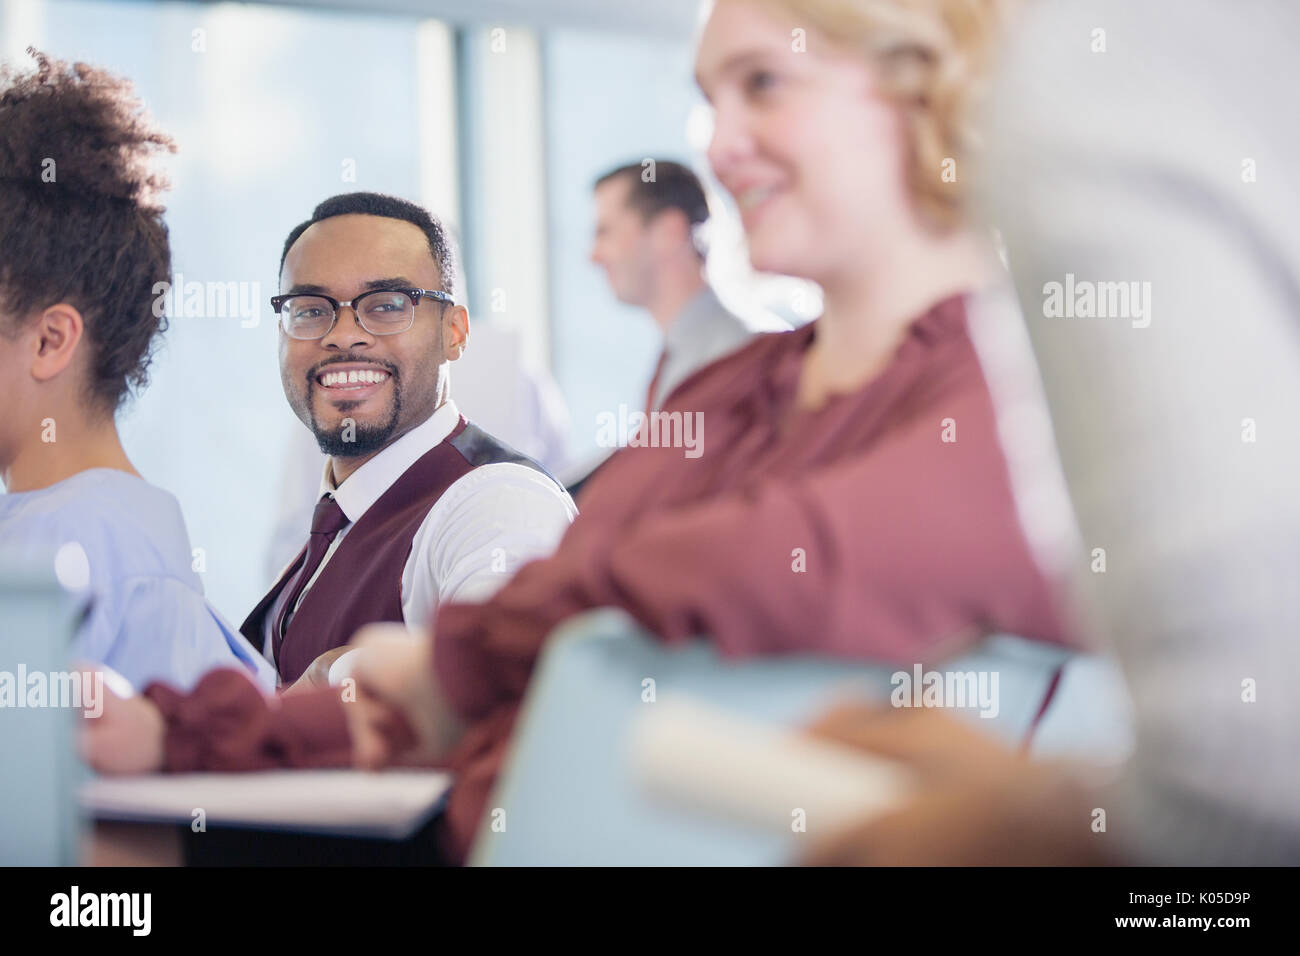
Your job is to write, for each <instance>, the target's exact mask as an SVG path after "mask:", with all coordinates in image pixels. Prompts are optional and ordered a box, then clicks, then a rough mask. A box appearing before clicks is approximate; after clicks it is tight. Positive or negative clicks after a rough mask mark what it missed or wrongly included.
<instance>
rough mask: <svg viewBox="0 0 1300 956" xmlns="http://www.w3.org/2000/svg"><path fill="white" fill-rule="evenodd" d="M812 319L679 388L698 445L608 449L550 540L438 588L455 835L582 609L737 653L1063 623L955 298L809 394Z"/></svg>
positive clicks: (1059, 638)
mask: <svg viewBox="0 0 1300 956" xmlns="http://www.w3.org/2000/svg"><path fill="white" fill-rule="evenodd" d="M815 334H816V325H815V324H813V325H811V326H805V327H804V328H802V329H798V330H795V331H793V332H788V333H780V334H775V335H767V336H760V337H759V338H758V339H757V340H756V341H754V342H753V343H751V344H750V345H749V346H747V347H746V348H744V349H742V350H741V351H740V352H738V353H735V354H734V355H732V356H730V357H727V358H724V359H722V360H721V361H719V362H716V363H714V364H713V365H711V366H709V367H708V368H707V369H706V370H704V371H702V372H700V373H698V374H697V375H695V376H693V377H692V378H691V379H690V380H689V381H688V382H686V383H685V384H684V385H683V386H681V387H679V388H678V389H675V390H674V392H673V394H672V395H671V396H670V398H669V401H668V402H667V403H666V406H665V409H664V410H666V411H672V412H681V413H684V414H692V413H695V412H699V413H701V414H702V416H703V422H704V442H703V454H701V455H700V456H699V457H698V458H688V457H686V456H685V455H684V454H683V450H682V449H681V448H653V447H639V448H626V449H623V450H621V451H619V452H618V453H617V454H615V455H614V456H613V457H612V458H611V459H610V460H609V461H608V462H607V463H606V465H605V466H604V467H603V468H602V469H601V471H600V473H599V474H598V475H597V476H596V477H595V478H593V479H592V482H591V484H590V485H589V487H588V488H587V489H586V490H585V492H584V495H583V512H582V515H581V516H580V517H579V518H578V520H577V521H576V522H575V523H574V524H573V526H572V527H571V528H570V529H569V531H568V532H567V534H566V535H565V537H564V539H563V541H562V542H561V544H560V546H559V548H558V549H557V551H556V552H555V554H554V555H553V556H552V557H550V558H546V559H543V560H539V561H534V562H532V563H530V564H528V565H525V566H524V567H523V568H521V569H520V571H519V572H518V573H517V574H516V575H515V577H514V578H513V579H512V580H511V581H510V583H509V584H507V585H506V586H505V587H504V588H503V589H502V590H501V591H499V592H498V593H497V594H496V596H495V597H493V599H492V600H490V601H488V602H487V603H485V604H481V605H447V606H444V607H443V608H441V609H440V611H439V614H438V619H437V623H436V626H435V629H434V630H435V642H434V650H435V660H434V667H435V672H436V675H437V678H438V680H439V683H440V685H441V687H442V688H443V690H444V692H445V693H446V694H447V695H448V697H449V699H450V700H451V701H452V703H453V706H455V708H456V709H457V710H458V711H459V712H460V713H461V715H462V716H464V717H465V718H468V719H469V720H471V721H473V722H476V726H472V728H471V732H470V735H469V736H468V737H467V743H466V744H465V745H464V746H462V748H461V749H460V750H459V751H458V752H457V753H456V754H454V755H453V757H452V760H451V766H452V769H453V770H454V771H455V772H456V773H457V774H458V779H460V780H466V781H475V785H474V786H472V787H464V788H462V787H460V786H459V785H458V786H457V787H456V788H455V789H454V790H453V792H452V794H451V798H450V803H449V809H448V818H447V822H448V825H449V827H451V828H457V827H459V828H461V829H459V830H458V832H457V833H455V834H454V835H453V834H449V838H451V839H452V840H453V842H454V844H455V845H456V846H458V847H460V846H464V845H465V844H466V842H467V840H468V839H469V838H470V837H471V836H472V834H473V830H474V827H475V825H476V824H477V821H478V819H479V818H480V816H481V815H482V813H483V810H484V805H483V801H484V799H485V798H486V796H487V794H488V792H490V782H491V780H492V779H493V777H494V775H495V772H496V770H497V768H498V767H499V761H500V758H501V753H502V750H501V748H499V747H498V746H496V738H498V737H505V736H506V735H508V733H509V731H510V725H511V722H512V721H511V718H512V715H513V713H514V708H515V707H516V706H517V704H518V702H519V700H520V698H521V696H522V694H523V692H524V690H525V688H526V687H527V684H528V680H529V678H530V676H531V674H532V670H533V666H534V663H535V661H536V659H537V655H538V652H539V650H540V649H541V647H542V644H543V642H544V640H545V638H546V635H547V634H549V633H550V632H551V630H552V629H553V628H554V627H555V626H556V625H557V624H558V623H559V622H561V621H563V620H564V619H565V618H567V617H569V616H571V615H572V614H574V613H576V612H578V611H581V610H585V609H588V608H593V607H600V606H606V605H612V606H617V607H622V608H625V609H626V610H628V611H629V612H630V613H631V614H632V615H633V616H634V617H636V618H637V619H638V620H639V621H640V622H641V623H642V624H643V625H644V626H645V627H646V628H647V629H648V630H649V631H650V632H651V633H654V634H656V635H658V636H659V637H660V638H661V639H663V640H664V641H667V642H678V641H682V640H685V639H687V638H689V637H691V636H694V635H706V636H708V637H709V638H710V639H711V640H712V641H713V642H714V643H715V644H716V645H718V647H719V649H720V650H721V651H722V652H723V653H724V654H727V655H732V656H749V655H755V654H786V653H795V652H819V653H823V654H831V655H840V656H844V657H849V658H856V659H876V660H881V661H886V662H893V663H898V664H912V663H916V662H926V661H932V660H935V659H939V658H942V657H944V656H946V655H948V654H950V653H952V652H955V651H957V650H959V649H961V648H962V647H964V646H967V645H969V644H970V643H972V642H973V641H974V640H976V639H978V638H979V637H981V636H982V635H984V634H987V633H991V632H1008V633H1014V634H1019V635H1022V636H1024V637H1028V638H1037V639H1041V640H1044V641H1050V642H1058V643H1065V642H1068V640H1069V638H1068V636H1067V634H1066V631H1065V628H1064V625H1063V623H1062V622H1063V615H1062V613H1061V608H1060V607H1059V605H1058V603H1057V599H1056V595H1055V592H1054V589H1053V588H1052V587H1050V586H1049V584H1048V582H1047V581H1046V580H1044V578H1043V576H1042V574H1041V573H1040V571H1039V569H1038V567H1037V566H1036V565H1035V563H1034V561H1033V559H1032V558H1031V555H1030V551H1029V547H1028V544H1027V542H1026V540H1025V537H1024V535H1023V533H1022V530H1021V528H1020V524H1019V519H1018V515H1017V512H1016V509H1015V503H1014V500H1013V498H1012V494H1011V488H1010V479H1009V476H1008V473H1007V468H1006V463H1005V460H1004V457H1003V453H1002V449H1001V446H1000V444H999V441H998V435H997V429H996V425H995V420H994V411H993V406H992V401H991V399H990V397H989V393H988V389H987V387H986V385H985V382H984V378H983V374H982V372H981V369H980V365H979V361H978V358H977V356H976V354H975V351H974V347H973V345H972V343H971V341H970V338H969V336H968V334H967V330H966V319H965V310H964V306H963V304H962V300H961V299H959V298H953V299H950V300H947V301H945V302H943V303H941V304H939V305H937V306H936V307H935V308H933V309H932V310H931V311H930V312H929V313H927V314H926V315H925V316H923V317H922V318H920V319H919V320H917V321H916V322H915V323H914V324H913V325H912V327H911V328H910V330H909V332H908V334H907V336H906V338H905V340H904V341H903V342H902V344H901V346H900V347H899V349H898V351H897V354H896V356H895V358H894V360H893V362H892V363H891V364H890V365H889V366H888V367H887V368H886V369H884V371H882V372H881V373H880V374H879V375H878V376H877V377H876V378H875V379H874V380H872V381H871V382H870V383H868V384H867V385H866V386H865V387H863V388H861V389H859V390H858V391H857V392H854V393H851V394H846V395H841V396H837V397H835V398H833V399H831V400H830V401H829V402H828V403H826V404H825V405H824V406H823V407H822V408H820V409H818V410H816V411H813V412H808V411H801V410H799V409H797V408H796V407H795V404H794V399H795V390H796V386H797V383H798V380H799V375H800V372H801V369H802V361H803V356H804V353H805V350H806V349H807V347H808V346H809V344H810V343H811V342H812V340H813V336H814V335H815ZM948 420H951V424H952V426H953V427H954V428H955V433H956V439H957V440H956V441H954V442H946V441H944V440H943V438H944V435H945V428H946V425H947V424H948ZM951 430H952V429H948V431H949V432H951ZM796 549H798V550H796ZM800 555H802V558H801V559H800ZM800 560H802V567H804V568H805V570H803V571H798V570H796V568H797V567H799V566H800V564H799V562H800ZM503 715H506V716H503Z"/></svg>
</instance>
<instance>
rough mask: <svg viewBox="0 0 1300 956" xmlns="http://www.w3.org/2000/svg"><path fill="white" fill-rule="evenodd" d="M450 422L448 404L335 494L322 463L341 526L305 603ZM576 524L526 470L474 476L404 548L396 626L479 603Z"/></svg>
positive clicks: (567, 506) (559, 497) (453, 413)
mask: <svg viewBox="0 0 1300 956" xmlns="http://www.w3.org/2000/svg"><path fill="white" fill-rule="evenodd" d="M459 420H460V411H459V410H458V409H457V408H456V405H455V403H454V402H452V401H451V400H450V399H449V400H448V401H446V402H445V403H443V404H442V405H440V406H439V407H438V409H437V411H435V412H434V413H433V414H432V415H431V416H429V419H428V420H427V421H425V422H424V423H423V424H420V425H417V426H416V427H415V428H412V429H411V430H410V431H409V432H407V433H406V434H405V435H403V436H402V437H401V438H399V439H397V440H396V441H395V442H393V443H392V444H391V445H389V446H388V447H387V448H385V449H383V451H381V452H379V454H377V455H375V456H374V457H373V458H371V459H370V460H369V461H367V462H366V463H365V464H364V465H362V466H361V467H360V468H358V469H357V470H356V471H354V472H353V473H352V474H351V475H349V476H348V477H347V478H346V479H345V480H344V482H343V484H341V485H338V486H337V487H336V486H335V484H334V476H333V469H332V467H331V462H329V461H327V462H326V464H325V471H324V474H323V475H322V477H321V483H320V493H321V495H332V496H333V497H334V499H335V500H336V501H337V502H338V504H339V507H340V508H341V509H343V514H344V515H345V516H346V517H347V519H348V524H346V525H345V526H344V527H343V529H342V530H341V531H339V533H338V534H337V535H335V537H334V540H333V542H331V544H330V547H329V550H328V551H326V552H325V557H324V558H323V559H322V560H321V563H320V567H319V568H317V569H316V573H315V574H314V575H312V579H311V581H309V582H308V584H307V587H306V588H304V589H303V595H304V596H305V595H306V594H307V592H308V591H310V590H311V588H312V585H313V584H315V583H316V579H317V578H318V577H320V573H321V571H323V570H324V569H325V565H327V564H328V563H329V561H330V558H332V557H333V556H334V552H335V551H337V550H338V547H339V545H340V544H341V543H342V542H343V539H344V538H345V537H347V533H348V531H349V530H350V529H351V528H352V526H353V525H355V524H356V523H357V521H359V520H360V519H361V516H362V515H364V514H365V513H366V511H368V510H369V509H370V506H371V505H373V504H374V503H375V502H376V501H378V500H379V498H380V497H381V496H382V495H383V494H384V492H386V491H387V490H388V489H389V488H390V487H392V485H393V483H394V482H395V481H397V479H398V478H400V477H401V476H402V475H403V474H404V473H405V472H406V470H407V469H408V468H410V467H411V466H412V465H413V464H415V462H416V461H418V460H419V459H420V458H422V457H423V456H424V455H425V454H426V453H427V452H429V451H430V450H431V449H432V448H434V447H436V446H437V445H439V444H441V443H442V442H443V441H444V440H445V439H446V438H447V437H448V436H449V435H450V434H451V433H452V430H453V429H455V427H456V423H457V422H458V421H459ZM577 514H578V509H577V507H576V506H575V505H574V503H573V499H572V498H570V497H569V495H568V493H567V492H566V491H565V490H564V489H563V488H561V487H560V486H559V485H558V484H556V483H555V482H554V481H552V480H551V479H549V478H547V477H546V476H545V475H543V474H541V473H540V472H538V471H537V470H535V469H533V468H530V467H528V466H527V465H520V464H516V463H514V462H499V463H494V464H489V465H481V466H479V467H477V468H475V469H473V470H472V471H470V472H469V473H468V474H466V475H463V476H462V477H460V478H458V479H457V480H456V481H454V482H452V484H451V486H450V487H449V488H447V490H446V491H444V492H443V494H442V496H441V497H440V498H438V500H437V501H436V502H434V504H433V507H432V508H430V509H429V513H428V514H427V515H426V516H425V518H424V521H423V522H422V523H421V524H420V527H419V528H418V529H417V530H416V532H415V536H414V537H413V538H412V540H411V554H410V556H409V557H408V558H407V559H406V567H405V568H404V569H403V571H402V619H403V620H404V621H405V622H406V625H407V626H408V627H411V628H415V629H423V628H425V627H427V626H428V625H429V624H430V622H432V620H433V618H434V615H435V614H437V611H438V606H439V605H440V604H441V603H443V602H464V601H485V600H487V599H488V598H489V597H491V596H492V595H493V594H494V593H496V591H497V590H498V589H499V588H500V587H501V586H502V585H504V584H505V583H506V582H507V581H508V580H510V578H511V576H512V575H513V574H514V573H515V571H517V570H519V568H520V567H521V566H522V565H524V564H525V563H527V562H528V561H531V560H532V559H533V558H539V557H544V556H546V555H548V554H550V553H551V552H552V551H554V550H555V546H556V545H557V544H558V543H559V541H560V538H561V537H563V535H564V532H565V531H566V530H567V529H568V527H569V525H570V523H572V521H573V519H574V518H575V517H577ZM298 603H299V604H301V603H302V598H301V597H300V598H299V599H298ZM271 618H272V615H270V614H268V615H267V616H266V620H265V622H264V623H263V628H262V634H263V652H264V653H266V654H267V655H268V656H269V655H270V653H271V646H272V645H271V626H272V620H271Z"/></svg>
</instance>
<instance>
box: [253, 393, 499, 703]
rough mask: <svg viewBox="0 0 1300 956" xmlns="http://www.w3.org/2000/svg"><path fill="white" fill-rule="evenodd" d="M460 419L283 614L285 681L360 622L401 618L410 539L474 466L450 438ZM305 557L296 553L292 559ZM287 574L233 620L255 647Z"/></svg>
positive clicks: (282, 601)
mask: <svg viewBox="0 0 1300 956" xmlns="http://www.w3.org/2000/svg"><path fill="white" fill-rule="evenodd" d="M466 424H467V423H466V421H465V419H464V418H461V419H460V422H459V423H458V424H457V425H456V427H455V428H454V429H453V430H452V432H451V434H450V435H448V436H447V439H446V440H445V441H443V442H441V443H440V444H438V445H436V446H435V447H434V448H432V449H430V450H429V451H428V452H426V453H425V454H424V455H423V456H422V457H421V458H419V459H418V460H417V461H416V462H415V464H413V465H411V467H410V468H408V469H407V470H406V471H405V472H404V473H403V474H402V476H401V477H400V478H398V479H397V481H395V482H393V484H392V486H391V487H389V489H388V490H387V491H385V492H384V493H383V494H382V495H381V496H380V497H379V499H378V500H377V501H376V502H375V503H374V504H373V505H371V506H370V508H368V509H367V510H366V513H365V514H364V515H362V516H361V518H360V519H359V520H358V521H357V523H356V524H355V525H353V526H352V527H351V528H349V529H348V533H347V536H346V537H344V539H343V542H342V543H341V544H340V545H339V546H338V548H337V549H336V550H335V552H334V554H333V555H331V556H330V560H329V563H328V564H326V565H325V568H324V570H323V571H321V573H320V577H318V578H317V579H316V581H315V583H313V584H312V586H311V588H310V589H309V590H308V591H307V593H306V595H305V596H304V597H303V599H302V603H301V604H299V605H298V609H297V611H295V612H294V614H293V616H292V617H291V618H290V620H289V629H288V632H287V633H286V634H285V637H284V641H283V645H282V646H281V648H280V650H279V653H278V654H277V655H276V665H277V667H278V668H279V671H280V678H281V680H282V681H283V682H284V683H286V684H291V683H293V682H294V681H296V680H297V679H298V678H299V677H301V676H302V675H303V673H304V672H305V671H306V670H307V668H308V667H310V666H311V664H312V662H313V661H314V660H316V658H317V657H319V656H320V655H321V654H324V653H325V652H326V651H328V650H331V649H333V648H336V647H342V646H343V645H345V644H346V643H347V642H348V641H350V640H351V639H352V636H353V635H354V634H356V632H357V630H358V629H359V628H361V627H362V626H363V625H366V624H372V623H374V622H377V621H401V620H402V571H403V569H404V568H405V567H406V561H407V558H408V557H410V554H411V540H412V539H413V538H414V537H415V533H416V531H418V530H419V527H420V524H421V523H422V522H423V521H424V519H425V517H426V516H427V515H428V513H429V509H430V508H432V507H433V505H434V503H435V502H436V501H437V500H438V499H439V498H440V497H442V494H443V492H444V491H446V490H447V488H449V487H450V486H451V485H452V483H453V482H455V481H456V480H457V479H459V478H461V477H463V476H464V475H466V474H468V473H469V472H470V471H471V470H472V469H473V467H474V466H473V465H472V464H471V463H470V462H469V461H467V460H466V458H465V456H464V455H463V454H462V453H461V452H460V450H459V449H458V448H457V447H456V446H455V445H454V444H453V440H454V439H455V438H456V437H457V436H458V435H460V434H461V432H463V431H464V430H465V428H466ZM315 537H316V535H313V538H315ZM309 548H310V546H309ZM306 560H310V550H309V552H308V554H307V555H306ZM318 563H319V562H318ZM304 564H305V560H304V558H303V557H300V558H299V561H298V562H297V567H299V568H302V567H303V566H304ZM299 577H301V575H299ZM295 580H296V579H295ZM288 581H289V578H288V577H286V578H282V579H281V580H280V582H279V583H277V584H276V586H275V587H274V588H272V589H271V591H270V592H269V593H268V594H267V595H266V597H264V598H262V600H261V602H259V604H258V605H257V607H256V608H254V609H253V612H252V613H251V614H250V615H249V616H248V619H247V620H245V621H244V624H243V626H242V627H241V628H240V631H241V632H242V633H243V635H244V636H245V637H247V638H248V639H249V640H250V641H252V642H253V644H254V646H255V647H260V646H261V642H262V637H261V635H262V633H263V622H264V620H265V617H266V615H267V613H268V612H269V613H277V612H278V611H279V610H280V608H281V607H282V606H285V607H287V606H291V603H290V602H291V599H290V598H287V597H285V596H284V595H285V594H286V593H287V592H288V590H289V587H290V584H289V583H288Z"/></svg>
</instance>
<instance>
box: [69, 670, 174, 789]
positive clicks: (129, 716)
mask: <svg viewBox="0 0 1300 956" xmlns="http://www.w3.org/2000/svg"><path fill="white" fill-rule="evenodd" d="M103 701H104V710H103V713H101V714H100V715H99V716H98V717H83V718H82V721H81V730H80V737H79V740H78V749H79V750H80V751H81V756H82V759H84V760H85V761H86V763H88V764H90V766H91V767H92V768H94V769H95V770H98V771H99V772H100V773H108V774H129V773H154V772H157V771H159V770H162V768H163V759H164V755H165V751H164V747H163V743H164V739H165V737H166V732H167V728H166V724H165V723H164V721H163V717H162V713H161V712H160V711H159V710H158V708H157V707H155V706H154V705H153V704H152V703H150V702H149V701H148V700H146V699H145V698H143V697H139V696H135V697H122V696H119V695H118V694H115V693H114V692H113V691H111V690H109V689H108V688H107V687H105V688H104V689H103Z"/></svg>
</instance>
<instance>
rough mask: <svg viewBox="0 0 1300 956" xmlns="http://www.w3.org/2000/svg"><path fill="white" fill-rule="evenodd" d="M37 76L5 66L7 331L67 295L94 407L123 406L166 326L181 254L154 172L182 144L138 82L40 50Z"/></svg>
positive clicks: (1, 164)
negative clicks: (174, 263) (145, 102)
mask: <svg viewBox="0 0 1300 956" xmlns="http://www.w3.org/2000/svg"><path fill="white" fill-rule="evenodd" d="M27 52H28V53H29V54H30V55H31V56H32V57H33V58H34V59H35V61H36V69H35V71H34V72H32V71H29V72H18V71H17V70H15V69H13V68H12V67H9V66H0V131H3V132H2V133H0V311H3V313H4V315H5V321H4V322H3V323H0V331H3V332H5V333H6V334H9V335H12V334H14V332H15V331H16V329H18V328H21V327H22V324H23V323H24V322H25V321H27V320H31V319H34V318H35V314H36V313H38V312H39V311H40V310H43V309H45V308H48V307H49V306H51V305H54V304H56V303H59V302H67V303H68V304H69V305H72V306H74V307H75V308H76V309H77V310H78V311H79V312H81V314H82V317H83V319H84V321H85V340H86V341H88V343H89V345H90V348H91V355H90V357H89V358H90V361H89V363H88V367H89V369H90V376H89V379H88V381H87V383H86V389H87V398H88V400H89V403H90V404H91V405H92V406H96V407H100V408H102V409H104V410H106V411H108V412H110V413H115V412H116V411H117V409H118V408H119V407H120V406H121V404H122V401H123V400H124V399H125V398H126V396H127V394H128V393H129V391H130V390H131V389H133V388H135V389H139V388H143V387H144V385H145V384H146V382H147V381H148V374H147V373H148V368H149V362H150V359H151V358H152V356H153V349H154V342H155V339H156V337H157V336H158V334H159V333H161V332H162V331H164V330H165V329H166V327H167V321H166V319H165V318H164V317H163V316H162V315H161V314H155V312H158V313H161V309H157V310H156V309H155V308H154V301H155V299H156V298H157V294H156V293H155V292H154V286H155V283H158V282H166V281H170V279H171V249H170V246H169V245H168V237H167V226H166V224H165V223H164V222H163V211H164V210H163V207H162V206H161V205H160V204H159V203H158V202H157V197H158V195H159V194H160V193H161V192H163V191H164V190H165V189H166V188H167V183H166V180H165V179H164V178H163V177H162V176H161V175H160V174H158V173H157V172H154V171H153V170H152V169H151V164H152V160H153V158H154V156H155V154H156V153H158V152H159V151H167V152H175V149H176V147H175V144H174V143H173V142H172V140H171V139H170V138H169V137H167V136H165V135H164V134H163V133H161V132H159V131H158V130H157V129H155V128H154V127H153V125H152V122H151V121H150V120H149V118H148V116H147V115H146V114H145V112H144V107H143V106H142V105H141V103H140V101H139V100H138V99H137V98H136V96H135V94H134V92H133V91H132V88H131V84H130V82H129V81H127V80H125V79H123V78H121V77H118V76H116V75H114V74H112V73H109V72H107V71H105V70H101V69H98V68H96V67H92V66H88V65H86V64H84V63H66V62H63V61H60V60H53V59H51V58H49V57H48V56H46V55H45V54H43V53H40V52H38V51H36V50H34V49H32V48H31V47H28V49H27Z"/></svg>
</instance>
